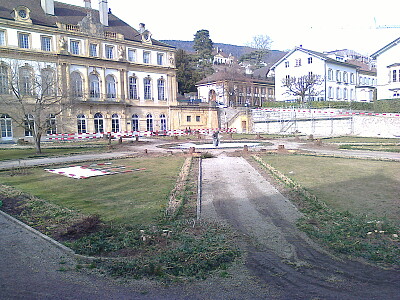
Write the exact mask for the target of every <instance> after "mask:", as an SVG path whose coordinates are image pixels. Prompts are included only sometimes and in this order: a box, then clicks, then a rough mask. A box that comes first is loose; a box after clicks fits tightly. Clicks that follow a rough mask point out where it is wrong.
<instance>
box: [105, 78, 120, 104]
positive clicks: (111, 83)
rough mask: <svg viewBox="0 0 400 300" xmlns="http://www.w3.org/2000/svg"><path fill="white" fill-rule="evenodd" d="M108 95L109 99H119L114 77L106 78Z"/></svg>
mask: <svg viewBox="0 0 400 300" xmlns="http://www.w3.org/2000/svg"><path fill="white" fill-rule="evenodd" d="M106 93H107V98H108V99H115V98H116V97H117V92H116V88H115V78H114V76H112V75H108V76H107V77H106Z"/></svg>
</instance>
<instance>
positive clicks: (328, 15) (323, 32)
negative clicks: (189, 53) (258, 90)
mask: <svg viewBox="0 0 400 300" xmlns="http://www.w3.org/2000/svg"><path fill="white" fill-rule="evenodd" d="M59 1H60V2H65V3H70V4H74V5H80V6H84V2H83V0H59ZM237 3H238V4H236V3H235V2H234V1H224V0H219V1H218V0H200V1H188V0H169V1H166V0H151V1H145V0H140V1H137V0H108V6H109V7H110V8H111V10H112V13H113V14H114V15H116V16H117V17H119V18H120V19H122V20H124V21H125V22H127V23H128V24H130V25H131V26H132V27H133V28H135V29H138V27H139V23H145V24H146V28H147V29H148V30H149V31H151V32H152V34H153V38H155V39H158V40H171V39H174V40H185V41H191V40H193V36H194V34H195V33H196V31H198V30H200V29H207V30H209V32H210V37H211V39H212V41H213V42H214V43H226V44H233V45H239V46H242V45H246V44H247V43H249V42H251V40H252V38H253V37H254V36H256V35H269V36H270V37H271V39H272V41H273V43H272V47H271V48H272V49H276V50H288V49H293V48H294V47H295V46H299V45H303V47H304V48H307V49H311V50H315V51H321V52H322V51H331V50H337V49H351V50H355V51H357V52H360V53H362V54H366V55H370V54H372V53H374V52H375V51H377V50H379V49H380V48H382V47H383V46H385V45H386V44H388V43H390V42H391V41H393V40H395V39H396V38H398V37H400V28H397V29H376V26H383V25H397V26H399V27H400V19H399V18H398V14H399V8H400V2H399V0H379V1H372V0H335V1H324V0H274V1H266V0H247V1H238V2H237ZM374 5H375V6H374ZM92 7H93V8H95V9H98V0H92Z"/></svg>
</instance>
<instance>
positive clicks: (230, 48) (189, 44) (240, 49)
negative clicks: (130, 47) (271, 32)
mask: <svg viewBox="0 0 400 300" xmlns="http://www.w3.org/2000/svg"><path fill="white" fill-rule="evenodd" d="M161 42H163V43H166V44H168V45H171V46H174V47H176V48H177V49H182V50H185V51H186V52H194V50H193V41H178V40H162V41H161ZM217 47H218V48H220V49H222V50H223V51H224V52H225V53H227V54H229V53H231V54H232V55H233V56H235V57H236V58H237V59H239V58H240V57H241V56H242V55H243V54H246V53H250V52H252V51H253V50H254V49H253V48H251V47H247V46H235V45H230V44H222V43H214V48H217ZM285 54H286V52H284V51H280V50H270V51H269V54H268V57H269V59H272V60H278V59H280V58H281V57H282V56H283V55H285Z"/></svg>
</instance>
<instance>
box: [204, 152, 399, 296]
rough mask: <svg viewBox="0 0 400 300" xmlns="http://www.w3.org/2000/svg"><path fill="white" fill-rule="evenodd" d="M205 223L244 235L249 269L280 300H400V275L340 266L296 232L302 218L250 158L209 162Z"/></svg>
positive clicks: (350, 263)
mask: <svg viewBox="0 0 400 300" xmlns="http://www.w3.org/2000/svg"><path fill="white" fill-rule="evenodd" d="M202 199H203V202H202V203H203V205H202V217H203V218H205V219H211V220H221V221H222V222H225V223H228V224H230V225H231V226H233V227H234V228H235V229H236V230H238V231H239V232H241V233H243V234H244V235H245V236H246V237H247V238H245V239H244V240H245V243H244V245H245V246H244V247H245V249H246V250H247V252H248V256H247V259H246V267H247V268H248V269H249V270H250V272H251V274H253V275H255V276H256V277H257V278H258V280H259V282H260V283H264V284H267V285H268V288H269V291H270V292H271V293H272V294H274V295H275V296H276V297H277V298H278V299H400V286H399V285H398V283H399V282H400V272H398V271H386V270H382V269H379V268H376V267H372V266H367V265H365V264H362V263H359V262H354V261H340V260H338V259H334V258H333V257H332V256H330V255H328V254H327V253H325V252H324V251H323V250H322V249H319V247H317V246H316V245H315V244H313V243H312V242H311V241H309V240H308V238H307V237H305V236H304V234H303V233H301V232H299V231H298V230H297V229H296V227H295V223H296V219H297V218H298V217H299V216H300V213H299V212H298V211H297V210H296V208H295V207H294V206H293V205H292V204H291V203H290V202H289V201H288V200H287V199H286V198H285V197H284V196H282V194H280V193H279V191H278V190H276V189H275V188H274V187H273V186H272V185H271V184H270V183H269V182H268V181H266V180H265V179H264V177H262V176H261V175H260V174H259V173H258V172H257V171H256V170H255V169H254V168H253V167H252V166H251V165H250V164H249V163H248V162H247V161H246V160H245V159H244V158H242V157H228V156H226V155H224V154H220V155H219V156H218V157H216V158H211V159H205V160H203V194H202Z"/></svg>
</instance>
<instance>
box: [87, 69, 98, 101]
mask: <svg viewBox="0 0 400 300" xmlns="http://www.w3.org/2000/svg"><path fill="white" fill-rule="evenodd" d="M89 95H90V98H96V99H97V98H100V81H99V77H98V76H97V75H96V74H90V75H89Z"/></svg>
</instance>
